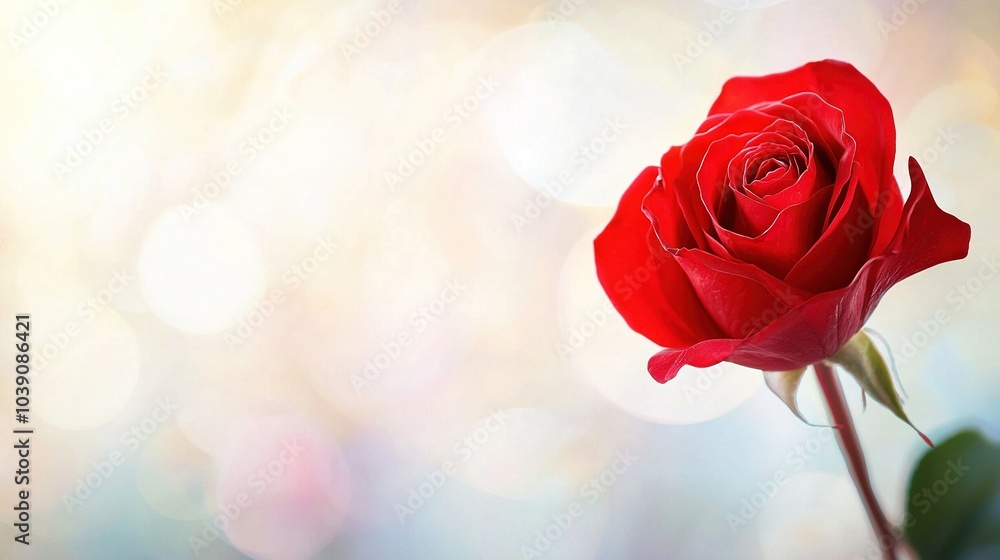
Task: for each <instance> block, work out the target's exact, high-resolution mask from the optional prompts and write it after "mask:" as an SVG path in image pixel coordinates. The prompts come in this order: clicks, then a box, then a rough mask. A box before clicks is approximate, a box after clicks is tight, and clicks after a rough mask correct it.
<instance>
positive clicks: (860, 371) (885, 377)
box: [827, 331, 934, 447]
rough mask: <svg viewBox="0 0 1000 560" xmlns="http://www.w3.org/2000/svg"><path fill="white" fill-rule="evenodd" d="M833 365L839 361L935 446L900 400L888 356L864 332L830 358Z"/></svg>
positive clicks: (866, 390) (848, 371)
mask: <svg viewBox="0 0 1000 560" xmlns="http://www.w3.org/2000/svg"><path fill="white" fill-rule="evenodd" d="M827 362H830V363H831V364H836V365H838V366H840V367H841V368H843V369H844V370H845V371H846V372H847V373H849V374H851V377H853V378H854V379H855V380H856V381H857V382H858V384H859V385H861V390H862V391H864V392H865V393H867V394H868V395H870V396H871V397H872V398H873V399H875V401H876V402H878V403H879V404H881V405H882V406H884V407H886V408H888V409H889V410H890V411H891V412H892V413H893V414H895V415H896V417H898V418H899V419H900V420H902V421H903V422H906V423H907V424H909V426H910V427H911V428H913V429H914V430H916V432H917V433H918V434H920V437H921V438H923V440H924V441H925V442H927V445H930V446H931V447H934V444H933V443H931V440H930V439H928V438H927V436H925V435H924V434H923V433H922V432H921V431H920V430H917V428H916V426H914V425H913V422H910V419H909V418H907V416H906V412H904V411H903V403H902V402H901V401H900V400H899V394H898V393H897V392H896V387H895V385H893V383H892V375H891V374H890V372H889V366H888V365H886V363H885V359H884V358H883V357H882V354H881V353H879V351H878V347H877V346H875V343H874V342H872V339H871V338H869V337H868V335H867V334H865V333H864V331H862V332H859V333H858V334H856V335H854V336H853V337H852V338H851V340H849V341H848V342H847V344H845V345H844V346H843V347H842V348H841V349H840V350H837V352H836V353H835V354H834V355H833V356H830V358H829V359H828V360H827Z"/></svg>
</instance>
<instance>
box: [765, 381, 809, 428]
mask: <svg viewBox="0 0 1000 560" xmlns="http://www.w3.org/2000/svg"><path fill="white" fill-rule="evenodd" d="M805 372H806V368H802V369H797V370H795V371H765V372H764V383H766V384H767V386H768V388H769V389H771V391H772V392H773V393H774V394H775V395H777V396H778V398H779V399H781V400H782V401H783V402H784V403H785V404H786V405H787V406H788V409H789V410H791V411H792V413H794V414H795V415H796V416H798V417H799V420H802V421H803V422H805V423H806V424H808V423H809V422H808V421H807V420H806V419H805V417H804V416H802V413H801V412H799V406H798V404H796V403H795V393H796V392H797V391H798V390H799V384H801V383H802V376H803V375H804V374H805Z"/></svg>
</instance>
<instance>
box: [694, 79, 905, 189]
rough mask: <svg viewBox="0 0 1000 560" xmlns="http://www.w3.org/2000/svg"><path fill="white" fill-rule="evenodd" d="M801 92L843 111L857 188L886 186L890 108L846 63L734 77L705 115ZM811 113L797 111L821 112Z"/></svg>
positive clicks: (892, 151)
mask: <svg viewBox="0 0 1000 560" xmlns="http://www.w3.org/2000/svg"><path fill="white" fill-rule="evenodd" d="M803 92H815V93H817V94H819V96H820V97H822V98H823V99H824V100H826V101H827V102H828V103H829V104H830V105H832V106H834V107H836V108H838V109H840V110H841V111H842V112H843V114H844V123H845V127H846V129H847V133H848V134H849V135H851V136H852V137H853V138H854V140H855V141H856V142H857V161H859V162H861V164H862V165H861V179H860V182H861V184H862V185H863V186H864V187H865V188H876V189H877V188H880V187H883V186H887V185H889V184H890V181H891V180H892V165H893V159H894V158H895V156H896V125H895V122H894V120H893V117H892V108H891V107H890V106H889V102H888V101H887V100H886V98H885V96H883V95H882V93H881V92H880V91H879V90H878V88H877V87H875V84H873V83H872V82H871V81H870V80H868V78H866V77H865V76H864V75H863V74H861V72H858V70H857V69H856V68H854V66H852V65H850V64H848V63H846V62H840V61H837V60H823V61H820V62H811V63H809V64H806V65H805V66H801V67H799V68H796V69H794V70H790V71H788V72H783V73H780V74H771V75H768V76H755V77H738V78H732V79H730V80H729V81H727V82H726V84H725V85H724V86H723V87H722V93H720V94H719V98H718V99H717V100H716V101H715V104H714V105H712V108H711V110H710V111H709V115H715V114H717V113H732V112H734V111H738V110H740V109H743V108H745V107H750V106H752V105H756V104H758V103H762V102H765V101H780V100H782V99H785V98H787V97H790V96H793V95H796V94H801V93H803ZM809 109H810V108H809V107H805V108H801V107H800V108H799V110H800V111H808V112H810V113H817V112H818V111H820V110H822V109H823V108H822V107H821V106H819V105H817V106H816V107H815V111H809ZM806 116H807V117H811V116H813V115H811V114H806Z"/></svg>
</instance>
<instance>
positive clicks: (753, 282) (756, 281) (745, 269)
mask: <svg viewBox="0 0 1000 560" xmlns="http://www.w3.org/2000/svg"><path fill="white" fill-rule="evenodd" d="M677 263H678V264H679V265H680V267H681V268H682V269H683V270H684V272H686V273H687V276H688V278H690V280H691V285H692V286H693V287H694V291H695V293H697V294H698V298H699V299H700V301H701V304H702V306H703V307H704V308H705V310H706V311H707V312H708V314H709V316H711V317H712V319H713V320H714V321H715V323H716V324H717V325H719V328H720V329H721V331H722V332H723V333H725V334H726V335H728V336H730V337H733V338H741V337H745V336H746V335H748V334H750V333H751V332H753V331H755V330H757V329H759V328H760V327H761V326H762V325H763V324H766V323H768V322H769V321H771V320H773V319H775V318H776V317H777V316H778V315H780V314H781V313H784V312H785V311H787V310H788V309H789V308H790V307H791V305H794V304H795V303H798V302H799V301H802V299H804V298H802V294H801V292H794V293H793V291H792V290H791V289H790V288H789V287H788V286H787V285H785V284H784V283H783V282H781V281H780V280H778V279H776V278H773V277H771V276H769V275H768V274H767V273H766V272H764V271H762V270H761V269H760V268H758V267H756V266H754V265H751V264H748V263H744V262H735V261H731V260H727V259H723V258H719V257H718V256H716V255H713V254H710V253H707V252H705V251H702V250H700V249H682V250H680V251H678V252H677Z"/></svg>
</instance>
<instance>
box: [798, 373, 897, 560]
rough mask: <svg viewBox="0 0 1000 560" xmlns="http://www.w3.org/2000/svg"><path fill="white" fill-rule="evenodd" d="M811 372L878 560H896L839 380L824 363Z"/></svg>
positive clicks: (891, 534)
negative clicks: (864, 513) (868, 525)
mask: <svg viewBox="0 0 1000 560" xmlns="http://www.w3.org/2000/svg"><path fill="white" fill-rule="evenodd" d="M813 369H815V370H816V379H817V380H819V387H820V389H821V390H822V391H823V397H825V399H826V406H827V408H828V409H829V410H830V416H831V418H832V419H833V424H834V428H836V429H837V443H839V444H840V451H841V452H842V453H843V454H844V461H845V462H846V463H847V470H848V471H850V473H851V478H852V479H854V485H855V486H856V487H857V488H858V494H859V495H860V496H861V501H862V502H864V504H865V510H866V511H867V512H868V519H869V521H871V524H872V528H873V529H874V530H875V537H876V539H877V540H878V546H879V549H880V550H881V551H882V558H883V559H884V560H896V544H897V541H898V539H897V537H896V533H895V531H894V528H893V526H892V525H891V524H890V523H889V520H888V519H886V517H885V514H884V513H882V508H881V507H880V506H879V505H878V500H876V499H875V491H874V490H872V483H871V480H870V479H869V478H868V467H867V466H866V465H865V454H864V452H863V451H862V450H861V442H860V441H859V440H858V433H857V431H855V429H854V421H853V420H851V411H850V409H849V408H847V400H846V399H845V398H844V390H843V388H841V386H840V380H839V379H837V373H836V372H835V371H834V370H833V367H831V366H829V365H827V364H824V363H818V364H813Z"/></svg>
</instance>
